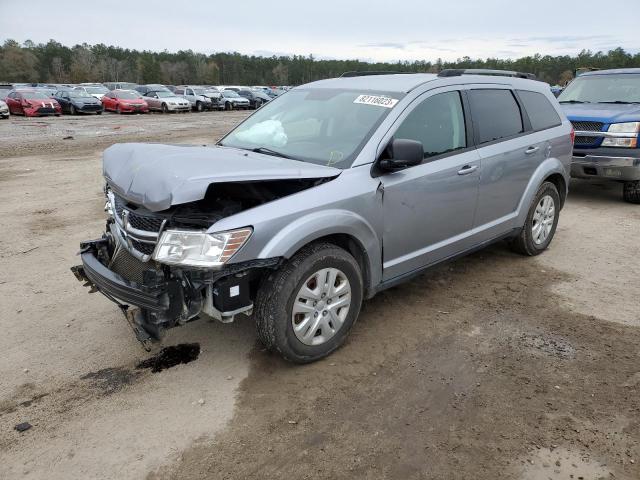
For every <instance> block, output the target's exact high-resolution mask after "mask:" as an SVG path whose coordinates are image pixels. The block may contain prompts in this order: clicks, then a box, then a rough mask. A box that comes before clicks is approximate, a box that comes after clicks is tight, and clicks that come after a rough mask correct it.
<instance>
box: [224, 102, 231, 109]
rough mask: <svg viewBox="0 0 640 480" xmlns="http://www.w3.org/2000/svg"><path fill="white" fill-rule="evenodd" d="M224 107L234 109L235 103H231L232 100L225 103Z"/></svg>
mask: <svg viewBox="0 0 640 480" xmlns="http://www.w3.org/2000/svg"><path fill="white" fill-rule="evenodd" d="M224 109H225V110H232V109H233V105H231V102H227V103H225V104H224Z"/></svg>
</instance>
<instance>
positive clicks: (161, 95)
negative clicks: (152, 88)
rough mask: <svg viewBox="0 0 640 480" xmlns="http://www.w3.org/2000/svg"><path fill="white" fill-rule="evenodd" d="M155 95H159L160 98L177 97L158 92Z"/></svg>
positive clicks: (169, 93) (168, 93)
mask: <svg viewBox="0 0 640 480" xmlns="http://www.w3.org/2000/svg"><path fill="white" fill-rule="evenodd" d="M155 93H156V95H158V98H167V97H175V95H174V94H173V93H171V92H164V91H157V92H155Z"/></svg>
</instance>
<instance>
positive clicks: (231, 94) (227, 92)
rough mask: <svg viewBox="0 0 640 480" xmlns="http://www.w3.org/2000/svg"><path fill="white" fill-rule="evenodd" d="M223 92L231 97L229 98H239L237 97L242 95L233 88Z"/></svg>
mask: <svg viewBox="0 0 640 480" xmlns="http://www.w3.org/2000/svg"><path fill="white" fill-rule="evenodd" d="M222 93H223V94H224V96H225V97H229V98H237V97H239V96H240V95H238V94H237V93H236V92H234V91H233V90H225V91H224V92H222Z"/></svg>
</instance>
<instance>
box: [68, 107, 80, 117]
mask: <svg viewBox="0 0 640 480" xmlns="http://www.w3.org/2000/svg"><path fill="white" fill-rule="evenodd" d="M77 113H78V112H77V111H76V107H74V106H73V105H69V115H76V114H77Z"/></svg>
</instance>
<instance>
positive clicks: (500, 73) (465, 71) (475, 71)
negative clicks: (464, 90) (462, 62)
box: [438, 68, 537, 80]
mask: <svg viewBox="0 0 640 480" xmlns="http://www.w3.org/2000/svg"><path fill="white" fill-rule="evenodd" d="M460 75H490V76H496V77H516V78H527V79H529V80H537V77H536V76H535V75H534V74H533V73H523V72H516V71H513V70H488V69H484V68H449V69H446V70H442V71H441V72H440V73H439V74H438V76H439V77H459V76H460Z"/></svg>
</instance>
